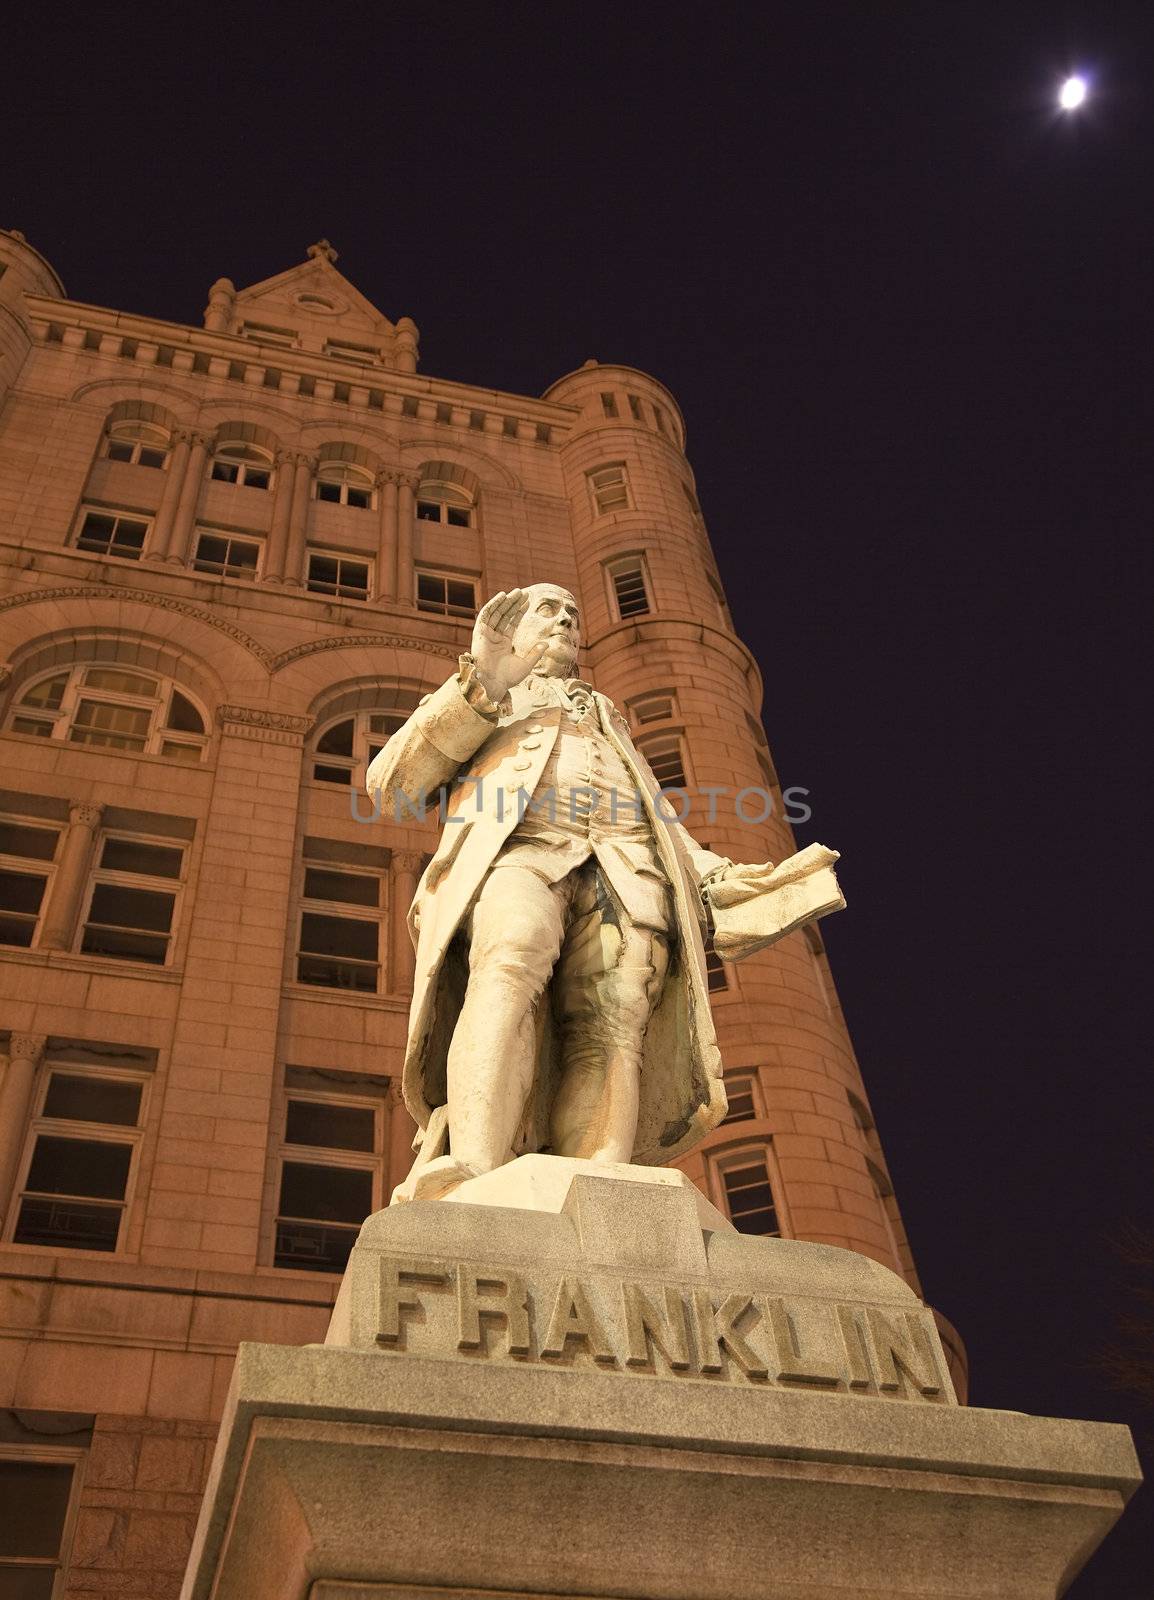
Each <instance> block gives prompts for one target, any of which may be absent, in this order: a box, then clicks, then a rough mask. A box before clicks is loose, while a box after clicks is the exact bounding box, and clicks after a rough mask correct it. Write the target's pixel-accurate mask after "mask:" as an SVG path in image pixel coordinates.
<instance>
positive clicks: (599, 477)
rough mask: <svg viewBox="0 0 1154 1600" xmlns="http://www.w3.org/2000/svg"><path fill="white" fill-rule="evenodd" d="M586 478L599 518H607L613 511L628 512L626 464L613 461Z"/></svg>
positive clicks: (588, 474)
mask: <svg viewBox="0 0 1154 1600" xmlns="http://www.w3.org/2000/svg"><path fill="white" fill-rule="evenodd" d="M586 477H587V478H588V480H589V493H590V494H591V495H592V497H593V509H594V511H595V512H596V514H597V515H598V516H599V517H604V516H607V515H608V514H609V512H611V511H628V509H629V483H628V480H627V478H626V475H625V464H624V462H622V461H612V462H610V463H608V465H606V466H604V467H598V468H597V469H596V471H595V472H589V473H587V474H586Z"/></svg>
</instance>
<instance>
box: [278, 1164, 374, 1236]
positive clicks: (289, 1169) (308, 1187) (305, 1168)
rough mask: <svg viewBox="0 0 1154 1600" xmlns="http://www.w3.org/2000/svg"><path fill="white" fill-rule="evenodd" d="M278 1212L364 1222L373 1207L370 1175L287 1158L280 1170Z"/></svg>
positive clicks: (318, 1220)
mask: <svg viewBox="0 0 1154 1600" xmlns="http://www.w3.org/2000/svg"><path fill="white" fill-rule="evenodd" d="M279 1209H280V1214H281V1216H283V1217H311V1218H313V1219H314V1220H316V1221H317V1222H363V1221H364V1220H365V1218H366V1217H367V1216H368V1214H369V1212H370V1211H371V1210H372V1209H373V1175H372V1173H371V1172H364V1171H361V1170H359V1169H358V1168H356V1167H322V1166H316V1165H314V1164H313V1163H312V1162H307V1163H306V1162H303V1161H286V1162H285V1163H284V1166H283V1168H282V1169H281V1185H280V1208H279Z"/></svg>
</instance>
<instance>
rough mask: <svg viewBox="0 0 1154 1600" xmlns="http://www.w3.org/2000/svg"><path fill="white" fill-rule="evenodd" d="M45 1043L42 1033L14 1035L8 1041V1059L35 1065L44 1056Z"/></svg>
mask: <svg viewBox="0 0 1154 1600" xmlns="http://www.w3.org/2000/svg"><path fill="white" fill-rule="evenodd" d="M47 1042H48V1041H47V1040H46V1038H45V1036H44V1034H42V1033H14V1034H12V1036H11V1038H10V1039H9V1040H8V1059H9V1061H31V1062H33V1063H35V1062H37V1061H39V1060H40V1057H41V1056H42V1055H43V1054H44V1046H45V1044H46V1043H47Z"/></svg>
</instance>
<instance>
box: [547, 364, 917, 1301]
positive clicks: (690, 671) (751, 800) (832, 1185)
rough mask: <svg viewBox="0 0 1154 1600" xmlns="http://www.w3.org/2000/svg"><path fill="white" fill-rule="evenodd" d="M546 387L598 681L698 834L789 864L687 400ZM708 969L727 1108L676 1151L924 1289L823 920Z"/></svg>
mask: <svg viewBox="0 0 1154 1600" xmlns="http://www.w3.org/2000/svg"><path fill="white" fill-rule="evenodd" d="M546 398H547V399H549V400H555V401H557V402H559V403H561V404H563V405H566V406H569V407H572V408H574V410H575V411H576V413H577V415H576V418H575V421H574V423H573V426H572V427H571V429H570V431H569V432H568V434H567V436H566V438H565V441H564V443H563V444H562V445H561V460H562V469H563V472H564V477H565V487H566V493H567V497H568V499H569V503H570V508H571V515H572V523H573V531H574V540H575V545H576V551H577V559H578V567H579V572H580V580H581V589H582V601H583V604H584V609H585V623H584V628H583V632H584V634H585V637H586V641H587V648H588V660H589V666H590V669H591V673H592V676H593V679H594V681H595V683H596V685H597V687H598V688H600V689H602V690H603V691H605V692H606V693H607V694H609V695H611V696H612V698H613V699H614V701H615V702H616V704H617V705H618V706H619V707H620V708H621V709H622V711H624V712H626V713H627V714H628V716H629V718H630V723H631V728H632V732H633V737H634V739H635V741H636V742H637V744H638V746H639V747H640V748H641V749H642V750H643V751H644V752H645V753H646V755H647V757H648V758H649V760H650V764H651V765H652V766H653V768H654V770H655V772H656V773H657V775H658V777H659V778H660V779H661V780H662V782H663V784H676V783H677V782H678V780H679V779H680V778H682V776H683V779H684V782H685V785H686V787H687V789H688V791H689V795H690V798H691V809H690V810H689V813H688V815H686V816H685V821H686V825H687V826H688V827H689V829H690V831H691V833H692V834H693V835H694V837H695V838H696V839H697V840H698V841H699V842H700V843H703V844H707V845H709V846H710V848H712V849H713V850H716V851H717V852H719V853H720V854H722V855H726V856H729V857H730V858H731V859H733V860H734V861H744V862H758V861H764V860H767V859H769V860H772V861H780V860H781V859H782V858H783V857H785V856H789V855H791V854H793V852H794V851H795V850H796V848H797V845H796V843H795V841H794V838H793V835H792V832H791V829H790V827H789V822H788V819H787V818H786V817H784V816H783V800H782V794H781V789H780V787H779V785H778V782H777V777H776V774H775V771H774V768H773V762H772V758H771V756H770V752H769V748H768V746H767V744H766V742H765V736H764V734H763V733H762V730H761V722H760V710H761V678H760V674H759V672H758V668H757V664H756V662H755V661H754V660H753V658H752V656H751V654H750V652H749V651H748V650H747V648H746V647H745V646H744V645H743V644H742V642H741V641H740V640H739V639H738V638H737V636H736V635H735V633H734V632H733V626H732V622H731V620H730V617H729V611H728V607H727V605H726V601H725V595H724V591H723V589H722V587H721V584H720V581H719V578H718V575H717V568H716V564H715V562H714V558H713V552H712V549H711V546H710V543H709V536H708V534H707V532H706V528H705V522H704V520H703V517H702V514H701V509H700V506H699V504H698V501H697V495H696V492H695V489H694V482H693V474H692V471H691V469H690V466H689V463H688V461H687V459H686V456H685V450H684V446H685V429H684V422H683V420H682V416H681V412H680V410H679V408H678V405H677V403H676V401H675V400H674V398H673V396H672V395H671V394H670V393H669V391H668V390H667V389H665V388H664V386H663V385H662V384H660V383H658V382H657V381H656V380H655V379H653V378H651V377H648V376H647V375H646V374H645V373H642V372H638V371H636V370H635V369H634V368H631V367H624V366H607V365H600V364H598V363H597V362H587V363H586V364H585V365H584V366H583V367H581V368H580V369H579V370H578V371H576V372H573V373H570V374H569V375H568V376H567V377H564V378H562V379H561V380H560V381H559V382H557V383H555V384H554V385H553V386H552V387H551V388H550V389H549V390H548V391H547V394H546ZM711 789H712V790H714V791H715V792H714V793H713V794H710V793H709V791H710V790H711ZM834 831H836V830H834ZM828 842H829V843H831V844H835V845H836V843H837V840H836V838H831V839H830V840H829V841H828ZM710 967H711V974H710V976H711V984H710V987H711V998H712V1001H713V1010H714V1019H715V1023H716V1027H717V1034H718V1040H719V1043H720V1046H721V1052H722V1059H723V1061H724V1063H725V1068H726V1082H727V1088H728V1092H729V1096H730V1105H731V1110H730V1116H729V1117H728V1118H727V1119H726V1121H725V1122H724V1123H723V1124H722V1126H721V1127H720V1128H718V1129H716V1130H715V1131H714V1132H713V1133H712V1134H710V1136H709V1138H708V1139H707V1140H706V1142H705V1143H704V1145H702V1146H701V1147H699V1149H698V1150H696V1151H694V1152H693V1153H692V1154H691V1155H690V1156H688V1157H686V1158H685V1159H684V1160H683V1161H682V1162H681V1163H680V1164H681V1165H682V1166H683V1167H684V1168H685V1170H686V1171H687V1172H688V1173H689V1174H690V1176H691V1177H692V1178H693V1179H694V1180H695V1181H696V1182H697V1183H698V1184H699V1185H700V1186H701V1187H702V1188H703V1189H705V1191H706V1192H707V1193H708V1194H710V1195H711V1197H712V1198H713V1199H714V1200H715V1202H717V1203H719V1204H721V1205H722V1206H724V1207H726V1208H727V1209H728V1210H729V1212H730V1214H731V1215H732V1216H733V1217H734V1220H735V1221H736V1223H737V1225H738V1227H739V1228H741V1229H742V1230H743V1231H745V1232H761V1233H772V1232H782V1233H786V1234H791V1235H793V1236H794V1237H797V1238H803V1239H812V1240H816V1241H822V1242H826V1243H829V1244H836V1245H841V1246H843V1247H848V1248H850V1249H853V1250H858V1251H860V1252H862V1253H863V1254H866V1255H870V1256H873V1257H874V1258H875V1259H877V1260H879V1261H881V1262H883V1263H884V1264H885V1265H886V1266H888V1267H890V1268H891V1269H892V1270H895V1271H898V1272H900V1273H902V1275H903V1276H905V1277H906V1278H907V1280H908V1281H909V1282H910V1283H911V1284H912V1285H913V1286H914V1287H915V1288H916V1287H917V1279H916V1276H915V1273H914V1267H913V1262H912V1259H911V1258H910V1254H909V1250H908V1247H907V1244H906V1240H905V1236H904V1232H903V1230H902V1225H901V1219H900V1216H899V1214H898V1211H897V1206H896V1202H895V1200H894V1197H893V1191H892V1188H891V1186H890V1184H889V1180H888V1177H887V1176H886V1170H885V1160H884V1156H883V1155H882V1151H881V1146H880V1143H879V1142H878V1138H877V1133H876V1129H875V1128H874V1126H873V1118H872V1116H871V1115H870V1112H869V1108H868V1098H867V1095H866V1091H865V1089H864V1087H863V1085H862V1081H861V1076H860V1073H859V1071H858V1066H857V1062H856V1060H855V1057H854V1052H853V1047H852V1045H851V1043H850V1040H849V1035H848V1033H847V1031H846V1027H845V1022H844V1019H843V1017H842V1014H841V1010H840V1007H839V1005H838V1001H837V996H836V993H835V991H834V988H833V984H832V979H831V978H830V975H829V971H828V966H827V963H826V959H825V952H824V947H823V945H822V941H821V938H820V932H819V930H818V929H816V928H813V929H809V930H805V931H803V932H799V933H796V934H791V935H790V936H789V937H788V938H786V939H784V940H782V941H781V942H780V943H778V944H777V945H775V946H773V947H772V948H770V949H769V950H766V951H763V952H762V953H761V954H759V955H757V956H754V957H752V958H750V959H749V960H747V961H745V962H742V963H741V964H740V965H737V966H731V965H727V964H725V965H723V964H722V963H720V962H718V961H717V960H716V959H715V958H714V959H711V962H710Z"/></svg>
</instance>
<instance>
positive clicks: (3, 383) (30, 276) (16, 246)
mask: <svg viewBox="0 0 1154 1600" xmlns="http://www.w3.org/2000/svg"><path fill="white" fill-rule="evenodd" d="M26 294H38V295H51V296H52V298H53V299H55V300H63V298H64V285H63V284H62V283H61V281H60V279H59V278H58V277H57V276H56V273H55V272H54V271H53V270H52V268H51V267H50V266H49V264H48V262H47V261H45V259H44V257H43V256H42V255H41V254H40V252H39V251H38V250H34V249H33V248H32V246H31V245H30V244H29V243H28V241H27V239H25V237H24V235H23V234H22V233H17V232H16V231H15V229H12V230H8V229H4V228H0V407H2V406H3V404H4V401H5V400H6V399H7V397H8V391H9V389H10V388H11V387H12V385H13V384H14V383H15V382H16V378H17V376H18V374H19V372H20V369H21V368H22V367H23V365H24V362H25V360H26V359H27V356H28V352H29V350H30V349H31V348H32V330H31V327H30V325H29V321H28V313H27V310H26V308H25V305H24V296H25V295H26Z"/></svg>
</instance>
